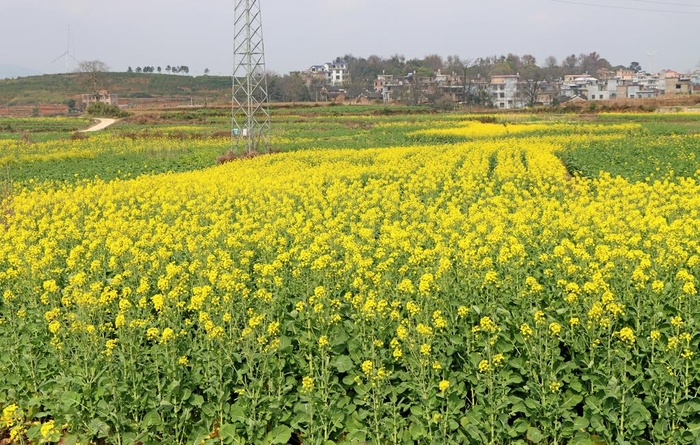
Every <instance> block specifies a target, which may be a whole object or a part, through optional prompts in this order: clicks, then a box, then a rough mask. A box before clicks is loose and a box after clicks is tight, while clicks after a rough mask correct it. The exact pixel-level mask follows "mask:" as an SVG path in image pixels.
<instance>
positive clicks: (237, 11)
mask: <svg viewBox="0 0 700 445" xmlns="http://www.w3.org/2000/svg"><path fill="white" fill-rule="evenodd" d="M234 1H235V6H234V23H233V100H232V103H231V107H232V110H231V116H232V121H233V122H232V124H233V128H232V130H231V137H232V144H235V145H236V146H238V144H240V143H243V144H244V145H245V150H246V152H247V153H251V152H254V151H262V150H265V151H268V150H269V145H268V144H269V133H270V112H269V111H268V102H269V100H268V94H267V75H266V74H267V73H266V71H265V45H264V44H263V32H262V15H261V12H260V1H259V0H234Z"/></svg>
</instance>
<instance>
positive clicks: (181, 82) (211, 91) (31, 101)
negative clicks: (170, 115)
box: [0, 73, 231, 107]
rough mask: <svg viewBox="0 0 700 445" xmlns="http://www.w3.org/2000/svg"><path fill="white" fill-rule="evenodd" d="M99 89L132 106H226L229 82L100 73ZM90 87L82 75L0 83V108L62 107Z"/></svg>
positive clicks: (211, 78) (209, 78) (220, 78)
mask: <svg viewBox="0 0 700 445" xmlns="http://www.w3.org/2000/svg"><path fill="white" fill-rule="evenodd" d="M100 87H101V88H103V89H105V90H109V91H110V92H111V93H116V94H118V95H119V97H120V98H121V99H123V100H120V102H127V103H128V102H132V101H136V102H138V101H139V100H142V101H143V100H148V99H170V98H176V99H180V100H191V101H193V102H196V103H204V102H208V103H211V102H226V101H228V100H229V98H230V95H231V78H230V77H224V76H197V77H193V76H179V75H173V74H155V73H154V74H143V73H101V74H100ZM92 89H93V86H92V84H91V83H90V82H89V81H88V79H86V76H85V75H84V74H80V73H70V74H46V75H42V76H30V77H20V78H16V79H1V80H0V107H13V106H39V105H43V104H65V103H67V102H68V100H70V99H75V100H76V101H78V102H79V101H80V95H81V94H85V93H90V92H91V91H92Z"/></svg>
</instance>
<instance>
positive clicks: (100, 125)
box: [80, 118, 117, 133]
mask: <svg viewBox="0 0 700 445" xmlns="http://www.w3.org/2000/svg"><path fill="white" fill-rule="evenodd" d="M96 120H97V123H96V124H95V125H93V126H92V127H90V128H86V129H85V130H80V133H87V132H89V131H100V130H104V129H105V128H107V127H109V126H110V125H112V124H113V123H115V122H116V121H117V120H116V119H107V118H104V119H96Z"/></svg>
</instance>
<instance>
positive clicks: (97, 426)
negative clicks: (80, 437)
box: [88, 419, 110, 439]
mask: <svg viewBox="0 0 700 445" xmlns="http://www.w3.org/2000/svg"><path fill="white" fill-rule="evenodd" d="M88 429H89V431H90V434H91V435H93V436H95V437H97V438H98V439H102V438H105V437H107V436H108V435H109V430H110V428H109V425H107V424H106V423H105V422H103V421H102V420H100V419H92V420H91V421H90V424H89V425H88Z"/></svg>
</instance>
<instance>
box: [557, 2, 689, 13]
mask: <svg viewBox="0 0 700 445" xmlns="http://www.w3.org/2000/svg"><path fill="white" fill-rule="evenodd" d="M549 1H550V2H554V3H566V4H570V5H582V6H595V7H598V8H608V9H624V10H627V11H645V12H662V13H668V14H694V15H700V12H694V11H671V10H668V9H651V8H633V7H631V6H613V5H601V4H600V3H588V2H578V1H573V0H549ZM639 1H641V0H639Z"/></svg>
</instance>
